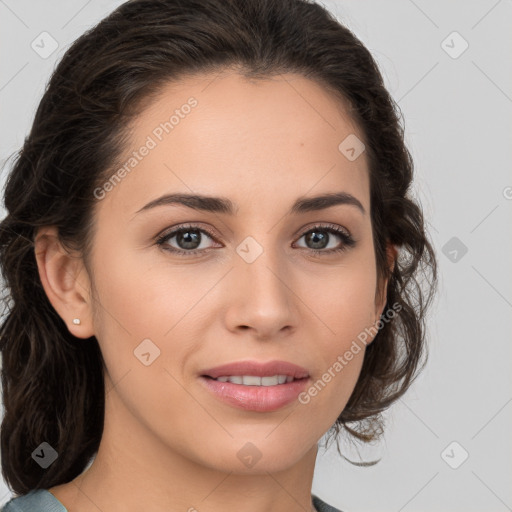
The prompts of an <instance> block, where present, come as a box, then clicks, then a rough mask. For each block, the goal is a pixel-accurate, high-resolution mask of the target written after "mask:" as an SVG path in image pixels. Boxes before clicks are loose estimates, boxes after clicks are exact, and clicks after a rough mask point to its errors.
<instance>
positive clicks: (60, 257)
mask: <svg viewBox="0 0 512 512" xmlns="http://www.w3.org/2000/svg"><path fill="white" fill-rule="evenodd" d="M34 238H35V242H34V250H35V257H36V261H37V268H38V271H39V277H40V279H41V283H42V285H43V288H44V290H45V292H46V295H47V297H48V300H49V301H50V303H51V304H52V306H53V307H54V309H55V311H56V312H57V313H58V314H59V316H60V317H61V318H62V320H63V321H64V322H65V324H66V325H67V326H68V330H69V332H70V333H71V334H73V336H76V337H77V338H90V337H91V336H94V329H93V322H92V304H91V299H90V296H91V294H90V290H91V287H90V281H89V276H88V273H87V270H86V268H85V266H84V264H83V260H82V258H81V257H79V256H78V255H73V254H72V253H70V252H69V251H68V250H67V249H66V248H65V247H64V246H63V245H62V244H61V242H60V240H59V237H58V230H57V228H56V227H55V226H48V227H43V228H39V229H38V231H37V233H36V235H35V237H34ZM74 318H79V319H80V324H79V325H75V324H74V323H73V319H74Z"/></svg>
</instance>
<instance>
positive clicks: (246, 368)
mask: <svg viewBox="0 0 512 512" xmlns="http://www.w3.org/2000/svg"><path fill="white" fill-rule="evenodd" d="M201 375H203V376H208V377H212V378H214V379H216V378H217V377H223V376H228V377H229V376H233V375H254V376H256V377H271V376H273V375H286V376H290V377H293V378H294V379H302V378H304V377H309V373H308V371H307V370H306V369H305V368H303V367H302V366H298V365H296V364H293V363H288V362H287V361H268V362H265V363H260V362H258V361H235V362H233V363H227V364H223V365H221V366H216V367H215V368H210V369H208V370H204V371H202V372H201Z"/></svg>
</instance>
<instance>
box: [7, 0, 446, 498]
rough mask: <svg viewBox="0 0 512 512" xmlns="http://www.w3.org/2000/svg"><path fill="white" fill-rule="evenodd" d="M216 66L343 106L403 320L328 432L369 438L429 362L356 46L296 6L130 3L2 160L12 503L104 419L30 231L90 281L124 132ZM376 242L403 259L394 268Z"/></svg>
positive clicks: (421, 264) (62, 473)
mask: <svg viewBox="0 0 512 512" xmlns="http://www.w3.org/2000/svg"><path fill="white" fill-rule="evenodd" d="M224 69H236V70H237V71H238V72H239V73H240V74H241V75H243V76H245V77H247V78H251V79H253V80H254V79H265V78H268V77H272V76H276V75H279V74H281V73H287V72H293V73H299V74H301V75H302V76H304V77H306V78H309V79H311V80H313V81H316V82H317V83H318V84H320V85H321V86H322V87H324V88H326V89H328V90H329V91H331V92H332V93H334V94H335V95H337V98H339V100H340V102H343V104H344V105H346V106H348V107H349V112H350V113H351V116H352V119H353V121H354V122H355V123H356V124H357V126H358V127H359V128H360V130H361V133H362V134H363V135H364V144H365V145H366V155H367V158H368V162H369V173H370V196H371V221H372V229H373V239H374V245H375V258H376V267H377V272H378V277H379V282H380V281H381V280H382V279H384V278H389V282H388V289H387V305H386V306H387V308H388V309H389V308H390V307H391V306H392V305H399V307H400V312H399V313H398V314H397V315H396V316H395V318H394V319H393V320H392V321H388V322H386V323H385V324H384V326H383V327H382V328H381V329H380V330H379V332H378V334H377V335H376V337H375V339H374V341H373V343H371V344H370V345H369V346H368V347H367V349H366V353H365V356H364V362H363V367H362V371H361V374H360V377H359V380H358V382H357V384H356V386H355V389H354V391H353V393H352V395H351V397H350V399H349V401H348V403H347V406H346V408H345V410H344V411H343V412H342V413H341V415H340V416H339V418H338V419H337V421H336V423H335V425H334V426H333V427H332V429H331V431H330V432H331V433H335V434H336V437H337V434H338V433H339V432H340V430H346V432H347V433H349V436H348V437H351V436H353V437H351V439H353V438H355V439H356V440H360V441H362V442H368V441H373V440H375V439H378V438H379V436H380V434H381V433H382V431H383V424H384V421H383V416H382V412H383V411H384V410H385V409H387V408H388V407H389V406H390V405H391V404H392V403H393V402H394V401H396V400H397V399H398V398H400V397H401V396H402V395H403V394H404V393H405V391H406V390H407V389H408V387H409V386H410V384H411V383H412V382H413V380H414V378H415V377H416V376H417V374H418V372H419V370H420V369H421V368H422V367H423V364H424V362H426V351H425V339H426V336H425V316H426V310H427V308H428V306H429V303H430V302H431V300H432V298H433V296H434V289H435V283H436V279H437V270H436V258H435V254H434V251H433V248H432V246H431V244H430V243H429V240H428V237H427V233H426V231H425V226H424V218H423V214H422V210H421V208H420V206H419V204H417V202H416V201H415V200H414V199H413V198H412V197H411V196H410V187H411V182H412V178H413V161H412V157H411V155H410V153H409V151H408V149H407V148H406V145H405V143H404V128H403V126H402V123H401V113H400V110H399V108H398V106H397V104H396V103H395V102H394V101H393V99H392V98H391V96H390V95H389V93H388V92H387V90H386V88H385V86H384V83H383V79H382V76H381V73H380V72H379V69H378V67H377V64H376V62H375V61H374V59H373V58H372V55H371V54H370V52H369V51H368V49H367V48H366V47H365V46H364V45H363V44H362V43H361V41H360V40H359V39H357V37H355V35H354V34H353V33H352V32H351V31H350V30H348V29H347V28H346V27H344V26H343V25H342V24H341V23H340V22H339V21H338V20H337V19H336V18H335V17H334V16H333V15H332V14H331V13H330V12H329V11H327V10H326V9H325V8H324V7H322V6H320V5H318V4H316V3H313V2H312V1H309V0H279V1H276V0H131V1H128V2H125V3H123V4H122V5H121V6H120V7H119V8H117V9H116V10H115V11H113V12H112V13H111V14H110V15H109V16H108V17H106V18H105V19H103V20H102V21H101V22H100V23H98V24H97V25H96V26H94V27H93V28H91V29H90V30H88V31H87V32H85V33H84V34H83V35H82V36H80V37H79V38H78V39H77V40H76V41H75V42H74V43H73V44H72V45H71V46H70V48H69V49H68V50H67V51H66V53H65V54H64V56H63V58H62V60H61V61H60V62H59V64H58V66H57V67H56V69H55V70H54V72H53V74H52V76H51V78H50V80H49V83H48V84H47V87H46V90H45V92H44V95H43V97H42V99H41V102H40V104H39V106H38V109H37V112H36V114H35V118H34V121H33V125H32V128H31V130H30V133H29V135H28V136H27V137H26V138H25V141H24V144H23V146H22V147H21V149H20V150H19V151H17V152H16V153H15V154H13V155H11V157H12V156H15V158H14V163H13V167H12V169H11V171H10V173H9V175H8V177H7V180H6V187H5V196H4V202H5V208H6V211H7V215H6V217H5V218H4V219H3V220H2V222H1V223H0V267H1V271H2V277H3V280H4V291H5V293H4V295H3V297H2V300H3V301H4V305H5V310H4V316H3V318H2V324H1V326H0V336H1V338H0V349H1V354H2V365H3V366H2V377H1V382H2V398H3V405H4V417H3V421H2V424H1V435H0V447H1V461H2V473H3V477H4V479H5V481H6V482H7V484H8V485H9V486H10V487H11V488H12V490H13V492H14V493H16V494H25V493H27V492H28V491H30V490H32V489H37V488H46V489H47V488H50V487H52V486H55V485H59V484H62V483H65V482H68V481H70V480H72V479H73V478H75V477H76V476H78V475H79V474H80V473H81V472H82V471H83V470H84V469H85V468H86V466H87V464H88V463H89V462H90V461H91V459H92V458H93V457H94V455H95V454H96V452H97V450H98V447H99V443H100V439H101V436H102V432H103V421H104V405H105V403H104V380H103V371H104V361H103V358H102V354H101V352H100V349H99V345H98V342H97V340H96V338H95V337H94V336H93V337H91V338H90V339H89V340H87V341H86V342H84V340H81V339H78V338H75V337H74V336H73V335H72V334H71V333H70V332H69V330H68V328H67V326H66V324H65V323H64V321H63V320H62V319H61V318H60V316H59V315H58V314H57V313H56V311H55V310H54V308H53V307H52V305H51V304H50V302H49V300H48V298H47V296H46V294H45V291H44V288H43V287H42V284H41V281H40V278H39V274H38V269H37V265H36V260H35V254H34V235H35V233H36V231H37V229H38V228H39V227H42V226H48V225H54V226H56V227H57V228H58V232H59V237H60V240H61V242H62V243H63V244H64V245H65V246H66V247H69V248H71V249H74V250H78V251H80V254H82V255H83V258H84V263H85V264H86V268H87V269H88V271H89V272H90V275H91V276H92V272H91V270H92V269H91V268H90V266H89V259H88V256H89V254H90V249H91V247H92V243H93V235H94V228H95V224H94V216H93V213H94V206H95V204H97V199H96V198H95V195H94V193H93V191H94V190H95V188H97V187H100V186H101V185H102V184H104V183H105V182H106V181H107V180H108V179H109V177H110V176H111V175H112V174H113V170H114V169H115V168H116V167H115V166H116V164H117V162H116V159H118V158H120V155H121V152H122V151H123V149H124V148H125V143H126V141H127V140H128V138H127V136H128V130H129V126H130V124H129V122H130V121H133V120H134V119H135V118H136V116H137V115H138V114H139V113H140V112H141V111H142V110H143V107H144V105H145V104H146V101H147V100H150V99H151V98H153V97H155V95H156V94H158V92H159V90H161V87H162V86H165V85H166V84H168V83H169V82H171V81H176V80H179V79H180V78H183V77H186V76H187V75H193V74H200V73H206V72H220V71H222V70H224ZM340 142H341V141H340ZM388 241H389V242H391V243H392V244H395V245H397V246H399V247H400V251H399V257H398V260H397V261H396V264H395V266H394V268H393V269H392V270H391V269H390V268H389V267H388V262H387V259H386V242H388ZM424 285H425V286H424ZM44 441H46V442H47V443H49V444H50V445H51V446H52V447H53V448H54V449H55V450H56V451H57V453H58V454H59V458H58V463H56V464H52V465H50V466H49V467H48V468H47V469H43V468H41V467H40V466H39V465H38V464H37V463H36V462H35V461H34V460H33V458H32V456H31V454H32V452H33V451H34V450H35V449H36V447H38V446H39V445H40V443H42V442H44Z"/></svg>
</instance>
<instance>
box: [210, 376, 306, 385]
mask: <svg viewBox="0 0 512 512" xmlns="http://www.w3.org/2000/svg"><path fill="white" fill-rule="evenodd" d="M202 377H205V378H207V379H212V380H216V381H217V382H231V384H239V385H242V386H279V385H281V384H288V383H290V382H293V381H296V380H302V379H296V378H294V377H292V376H291V375H272V376H270V377H258V376H257V375H222V376H220V377H217V378H215V379H214V378H213V377H210V376H209V375H202Z"/></svg>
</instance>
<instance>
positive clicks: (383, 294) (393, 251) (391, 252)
mask: <svg viewBox="0 0 512 512" xmlns="http://www.w3.org/2000/svg"><path fill="white" fill-rule="evenodd" d="M386 255H387V261H388V268H389V271H390V272H393V269H394V268H395V263H396V259H397V256H398V247H397V246H396V245H393V244H392V243H390V242H388V243H387V245H386ZM388 282H389V279H385V280H383V282H381V283H379V286H378V287H377V290H376V293H375V311H374V315H375V316H374V318H373V319H372V320H371V321H372V322H373V324H374V325H376V324H377V323H378V322H379V320H380V318H381V316H382V313H383V312H384V308H385V307H386V301H387V295H388Z"/></svg>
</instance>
